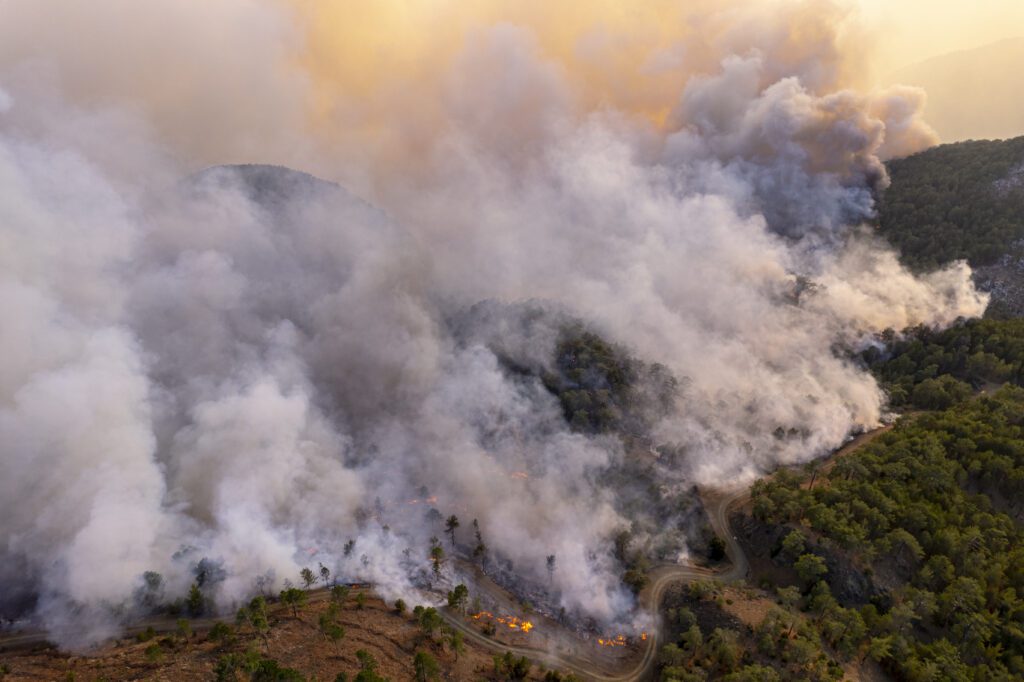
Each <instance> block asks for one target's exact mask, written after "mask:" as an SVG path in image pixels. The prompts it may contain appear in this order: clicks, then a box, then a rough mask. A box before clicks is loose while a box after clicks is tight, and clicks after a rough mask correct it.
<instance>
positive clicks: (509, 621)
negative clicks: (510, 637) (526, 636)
mask: <svg viewBox="0 0 1024 682" xmlns="http://www.w3.org/2000/svg"><path fill="white" fill-rule="evenodd" d="M472 618H473V620H482V621H489V622H493V623H498V624H500V625H504V626H505V627H507V628H508V629H509V630H518V631H519V632H524V633H528V632H530V631H531V630H533V628H534V624H533V623H532V622H531V621H528V620H525V619H522V618H518V617H516V616H495V615H494V614H493V613H491V612H490V611H480V612H479V613H474V614H473V616H472Z"/></svg>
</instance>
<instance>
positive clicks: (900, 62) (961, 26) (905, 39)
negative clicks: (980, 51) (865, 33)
mask: <svg viewBox="0 0 1024 682" xmlns="http://www.w3.org/2000/svg"><path fill="white" fill-rule="evenodd" d="M859 4H860V6H861V8H862V10H863V14H864V17H865V20H866V23H867V24H868V27H869V29H871V31H870V33H871V36H872V39H873V40H875V41H876V45H875V50H874V51H875V53H876V54H877V57H876V59H877V61H876V69H877V71H878V74H877V75H878V76H879V77H881V78H884V77H885V75H886V74H888V73H892V72H893V71H896V70H898V69H900V68H902V67H904V66H908V65H910V64H914V63H916V62H919V61H922V60H924V59H927V58H928V57H933V56H935V55H940V54H945V53H947V52H952V51H954V50H964V49H969V48H972V47H979V46H981V45H986V44H989V43H993V42H995V41H997V40H1002V39H1004V38H1011V37H1015V36H1024V2H1022V1H1021V0H974V1H973V2H952V1H950V0H859Z"/></svg>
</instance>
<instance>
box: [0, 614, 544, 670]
mask: <svg viewBox="0 0 1024 682" xmlns="http://www.w3.org/2000/svg"><path fill="white" fill-rule="evenodd" d="M327 604H328V602H327V601H326V600H319V601H314V602H312V603H310V604H309V605H308V606H306V607H305V609H303V610H302V611H301V612H300V614H299V616H300V617H299V619H295V618H294V617H292V615H291V613H290V611H286V610H284V609H282V608H281V607H279V606H273V607H271V614H272V618H271V622H272V627H271V630H270V635H269V636H268V638H267V643H266V646H264V644H263V643H262V641H261V640H260V639H259V638H258V637H256V636H255V635H254V634H252V633H251V632H248V631H245V630H243V631H241V632H239V633H238V634H237V641H236V642H235V643H233V644H231V645H227V646H225V645H221V644H217V643H214V642H211V641H209V639H208V638H207V635H206V633H205V632H202V633H194V634H193V635H192V636H191V637H190V638H189V639H188V640H185V639H183V638H182V637H181V636H180V635H177V634H175V635H166V636H158V637H156V638H154V639H152V640H151V641H147V642H139V641H137V640H136V639H122V640H118V641H115V642H112V643H110V644H109V645H107V646H104V647H102V648H101V649H98V650H96V651H92V652H89V653H88V654H85V655H74V654H66V653H61V652H59V651H56V650H55V649H53V648H52V647H49V646H46V645H42V646H37V647H35V648H33V649H29V650H22V651H16V652H7V653H0V665H3V666H6V667H7V669H8V670H9V672H7V674H6V675H3V674H0V679H2V680H3V682H10V681H14V680H71V679H73V680H75V682H86V681H88V682H92V681H99V680H214V679H215V677H216V676H215V673H214V666H216V664H217V661H218V659H220V657H221V656H223V655H225V654H227V653H230V652H244V651H246V650H247V649H250V648H252V649H256V650H258V651H259V652H260V653H261V655H263V656H264V657H265V658H271V659H274V660H275V661H277V662H278V663H279V664H280V665H281V666H287V667H289V668H294V669H296V670H298V671H299V672H301V673H302V674H303V675H304V676H305V677H306V678H307V679H309V680H319V681H321V682H331V681H332V680H334V679H335V676H336V675H337V674H338V673H341V672H344V673H347V674H348V675H349V679H351V678H353V677H354V676H355V673H357V672H358V671H359V662H358V660H357V659H356V651H357V650H359V649H365V650H366V651H368V652H370V653H371V654H372V655H373V656H374V657H375V658H376V659H377V662H378V672H379V673H380V674H381V675H383V676H384V677H386V678H388V679H390V680H392V681H393V682H399V681H401V680H411V679H413V667H412V660H413V656H414V655H415V654H416V652H417V651H429V652H430V653H431V654H432V655H433V656H434V657H435V658H436V659H437V661H438V663H439V664H440V667H441V669H442V670H443V671H444V673H443V676H442V679H447V680H479V679H486V678H487V677H488V676H490V675H491V674H492V673H493V669H494V665H493V659H492V654H491V652H490V651H485V650H484V649H483V648H482V647H478V646H476V645H474V644H473V642H472V641H471V640H470V639H469V638H467V639H466V643H465V651H463V652H462V653H461V654H459V655H458V657H457V659H456V656H455V653H454V652H453V651H451V649H450V647H449V646H447V645H446V644H443V643H442V642H441V640H442V638H441V636H440V635H435V636H434V638H433V639H431V638H428V637H426V635H424V634H423V632H422V630H421V629H420V628H419V626H418V625H416V623H415V621H414V620H413V618H412V616H411V615H409V614H405V615H399V614H398V613H396V612H395V610H394V609H392V608H389V607H387V606H386V605H385V604H384V602H382V601H381V600H379V599H376V598H368V599H367V600H366V603H365V606H364V608H362V609H357V608H356V604H355V602H354V600H353V599H352V598H350V599H349V601H348V603H347V604H346V606H345V608H344V609H343V610H342V611H341V613H340V616H339V618H338V622H339V624H340V625H342V626H343V627H344V628H345V630H346V634H345V637H344V638H343V639H342V641H341V642H340V643H339V645H338V646H337V647H335V646H334V645H333V644H331V643H329V642H327V641H326V640H325V639H324V637H323V636H322V635H321V634H320V632H319V630H318V627H317V622H318V617H319V615H320V614H321V613H323V612H324V611H325V610H326V609H327ZM154 643H159V644H160V648H161V650H162V655H161V656H160V658H159V660H151V658H150V656H147V653H146V650H147V648H149V647H151V646H152V645H153V644H154ZM2 669H3V668H0V670H2ZM542 676H543V675H542V673H541V672H540V667H539V666H534V668H533V670H532V672H531V677H530V678H529V679H541V677H542Z"/></svg>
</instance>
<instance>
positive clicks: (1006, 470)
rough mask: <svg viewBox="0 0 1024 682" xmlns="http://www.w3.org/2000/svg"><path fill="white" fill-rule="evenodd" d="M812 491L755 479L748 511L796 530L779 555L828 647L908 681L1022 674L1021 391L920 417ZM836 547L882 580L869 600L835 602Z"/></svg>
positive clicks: (797, 483) (789, 479) (786, 478)
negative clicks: (788, 565) (833, 565)
mask: <svg viewBox="0 0 1024 682" xmlns="http://www.w3.org/2000/svg"><path fill="white" fill-rule="evenodd" d="M803 483H804V477H803V476H800V475H797V474H794V473H790V472H783V473H781V474H780V475H777V476H776V477H774V478H773V479H770V480H766V481H759V482H758V483H756V484H755V486H754V488H753V491H752V497H753V504H754V508H753V513H754V515H755V517H756V518H758V519H760V520H761V521H763V522H765V523H770V524H783V525H785V526H788V527H790V528H792V530H791V532H789V533H788V534H787V535H785V541H784V542H783V543H782V547H780V548H778V551H779V552H780V553H781V554H782V556H784V557H786V559H787V560H788V561H789V562H790V563H791V565H792V567H793V569H794V571H795V573H796V575H797V576H798V579H799V586H800V588H801V592H802V595H801V598H800V602H799V607H800V608H801V609H802V610H803V611H805V612H806V613H807V614H808V616H809V618H810V620H811V622H812V623H814V625H815V626H816V628H817V629H818V631H819V632H820V634H821V636H822V638H823V639H824V640H825V641H826V642H827V643H828V644H829V645H830V646H832V647H834V648H835V649H836V650H837V651H838V652H839V653H840V654H841V655H843V656H845V657H847V658H852V657H853V656H861V657H865V656H872V657H874V658H875V659H876V660H878V661H879V662H880V663H881V665H882V666H884V667H885V668H886V669H887V670H888V671H889V672H890V673H892V674H894V675H895V676H896V677H897V678H898V679H901V680H934V679H948V680H979V681H980V680H1008V679H1022V678H1024V544H1022V542H1021V541H1022V539H1024V538H1022V533H1021V527H1020V523H1021V520H1022V508H1021V503H1022V501H1024V497H1022V495H1024V389H1021V388H1018V387H1015V386H1006V387H1003V388H1002V389H1000V390H999V391H998V392H996V393H995V394H993V395H986V396H981V397H978V398H975V399H973V400H970V401H967V402H964V403H961V404H960V405H957V406H955V407H953V408H950V409H948V410H946V411H944V412H939V413H931V414H924V415H918V416H916V417H914V418H912V419H909V420H907V421H906V422H904V423H901V424H899V425H898V426H897V427H896V428H895V429H893V430H892V431H891V432H889V433H887V434H884V435H883V436H881V437H879V438H878V439H876V440H875V441H874V442H872V443H871V444H869V445H867V446H865V447H864V448H863V449H861V450H859V451H858V452H856V453H855V454H852V455H850V456H848V457H846V458H844V459H842V460H840V461H839V462H837V463H836V465H835V467H834V468H833V469H832V470H831V471H830V472H829V473H828V474H827V478H825V479H824V480H821V479H819V482H818V484H817V485H816V486H815V487H813V488H812V487H806V486H804V485H802V484H803ZM835 552H842V553H843V554H844V555H846V556H850V557H853V559H854V560H855V561H857V562H858V563H859V564H860V565H862V566H863V567H864V569H863V571H864V573H865V574H866V575H867V576H869V577H870V578H872V580H874V581H875V583H877V584H876V586H875V587H876V589H875V590H873V594H874V597H872V598H870V599H868V600H866V603H852V604H851V603H847V604H845V605H840V604H839V603H838V602H837V601H836V599H835V598H833V597H832V592H833V591H834V590H835V588H836V585H832V584H831V583H830V580H831V579H832V576H831V575H830V571H829V567H830V561H829V558H830V556H833V554H834V553H835ZM894 586H895V587H894Z"/></svg>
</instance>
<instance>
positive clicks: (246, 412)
mask: <svg viewBox="0 0 1024 682" xmlns="http://www.w3.org/2000/svg"><path fill="white" fill-rule="evenodd" d="M427 4H428V3H424V7H423V8H422V9H421V8H418V7H417V6H415V3H413V5H414V6H413V7H409V3H397V2H375V3H348V2H330V3H321V2H317V3H312V2H303V1H298V0H297V1H296V2H292V3H285V2H273V1H271V0H227V1H224V2H217V3H209V2H205V1H200V0H194V1H188V2H156V3H145V5H142V4H140V3H136V2H130V1H129V0H101V1H96V2H91V3H88V4H84V3H71V2H69V3H56V2H55V3H45V2H44V3H41V2H29V1H28V0H25V1H20V0H17V1H13V2H7V3H4V4H3V5H2V7H0V186H2V187H3V191H2V192H0V245H2V248H0V301H2V310H3V311H4V315H5V322H4V324H3V325H2V326H0V464H2V475H0V538H2V540H3V542H2V544H0V559H2V560H0V583H2V584H3V585H4V587H5V589H4V590H3V597H0V614H2V615H3V616H4V617H7V618H18V619H29V620H31V621H33V622H36V623H38V624H40V625H41V626H43V627H45V628H47V629H48V630H49V631H50V632H51V633H52V634H53V636H54V637H55V638H57V639H58V641H59V642H60V643H61V644H63V645H65V646H69V647H80V646H86V645H88V644H91V643H93V642H96V641H98V640H100V639H102V638H103V637H105V636H107V635H109V634H111V633H113V632H116V630H117V628H118V627H119V626H120V625H121V624H123V622H124V621H125V620H126V619H129V618H131V617H132V616H133V615H135V614H138V613H141V612H142V610H143V609H144V608H145V606H146V604H149V603H151V602H152V601H153V600H154V599H157V600H166V601H171V600H173V599H175V598H179V597H180V596H182V595H184V593H185V592H186V591H187V589H188V587H189V585H190V584H191V583H193V582H196V581H199V582H200V583H202V584H201V587H202V589H203V592H204V594H205V595H206V597H207V598H208V599H209V600H211V602H213V603H214V604H215V605H216V607H217V608H220V609H230V608H232V605H234V604H236V603H237V602H238V601H239V600H241V599H244V598H246V597H247V596H249V595H251V594H252V593H253V592H254V591H255V590H257V589H261V588H266V589H280V587H281V585H282V584H284V581H285V580H286V579H289V580H292V581H294V580H296V579H297V575H298V571H299V569H300V568H301V567H303V566H313V567H314V568H315V567H316V565H317V564H319V563H322V564H323V565H325V566H327V567H328V568H329V569H330V570H331V571H332V573H333V574H334V575H337V576H339V577H346V578H350V579H366V580H374V581H376V582H378V583H379V584H381V586H382V589H383V590H384V591H385V592H386V593H387V594H400V593H402V594H404V593H408V592H409V591H411V590H414V589H416V588H417V587H418V586H422V585H423V584H425V582H427V581H428V578H427V574H428V573H429V564H428V562H427V559H426V554H427V551H428V549H429V545H428V538H429V537H430V536H432V535H438V536H442V531H443V529H442V527H441V526H440V525H439V524H438V522H437V521H436V519H435V518H434V517H433V516H432V515H430V514H428V510H430V509H431V508H436V509H437V510H439V511H440V512H441V513H442V514H443V515H445V516H447V515H448V514H457V515H458V517H459V519H460V520H461V521H462V524H463V525H462V528H461V529H460V530H459V536H458V539H459V543H460V544H462V545H468V544H470V539H469V538H470V533H471V530H470V529H469V522H470V520H472V519H474V518H476V519H478V520H479V524H480V530H481V533H482V535H483V537H484V539H485V541H486V543H487V545H488V546H489V547H490V549H491V553H492V555H493V556H494V557H495V558H496V559H497V560H498V561H500V562H501V563H502V565H503V566H506V567H507V566H509V565H511V566H512V567H514V568H513V569H512V570H514V571H515V572H516V573H518V574H519V575H521V576H523V577H524V578H525V579H526V580H527V581H531V580H532V581H535V582H537V583H545V584H546V582H547V580H548V576H547V575H546V574H545V557H546V556H547V555H551V554H556V555H557V570H556V571H555V572H554V573H553V575H552V576H551V582H552V586H551V588H550V590H549V593H550V601H551V604H550V606H551V608H558V607H565V608H566V609H568V610H569V611H570V612H571V613H576V614H581V615H587V616H593V617H594V618H596V619H597V620H598V621H600V622H605V623H608V622H613V621H622V620H626V619H629V618H630V617H631V616H630V609H631V608H632V606H633V600H632V597H631V596H630V594H629V592H628V591H627V590H626V589H624V588H623V586H622V585H621V582H620V575H621V566H620V565H619V563H618V560H617V559H616V558H615V556H614V554H613V551H612V544H613V537H614V536H615V534H616V533H618V532H619V531H621V530H623V529H627V528H629V527H630V526H631V525H632V526H633V527H634V529H641V530H642V529H643V528H650V526H651V523H650V521H651V519H649V518H646V519H645V518H644V517H643V515H642V512H640V511H637V508H638V507H642V506H643V505H638V504H631V503H630V500H632V499H633V498H632V497H631V496H634V495H639V494H640V493H639V492H637V491H636V490H634V488H636V489H638V488H639V487H641V486H635V485H634V486H631V485H630V483H629V481H628V480H626V475H627V473H628V472H630V471H633V468H635V462H636V458H637V456H638V455H637V452H636V450H637V449H638V448H639V449H641V450H643V451H644V453H645V456H647V457H649V458H650V457H653V455H652V454H651V452H655V451H661V452H669V451H671V452H672V453H673V455H672V456H671V457H668V456H663V457H655V458H654V460H655V461H653V462H652V463H651V464H650V466H649V469H650V470H651V471H655V472H656V473H657V480H658V482H659V483H661V484H664V485H663V487H662V489H661V491H660V492H658V493H651V492H650V488H645V491H646V492H644V493H643V494H644V495H651V494H654V495H655V497H658V496H661V497H660V498H658V499H653V500H650V504H651V505H657V504H661V503H663V502H665V501H666V500H668V499H670V498H671V496H673V495H678V494H679V492H680V491H683V490H688V489H689V487H690V486H692V485H694V484H699V485H702V486H711V487H714V486H721V485H727V484H734V483H735V482H736V481H749V480H751V479H752V478H753V477H754V476H756V475H757V474H758V473H761V472H764V471H766V470H768V469H770V468H771V467H773V466H777V465H779V464H785V463H796V462H802V461H806V460H808V459H810V458H813V457H815V456H818V455H820V454H822V453H824V452H825V451H827V450H828V449H830V448H834V447H836V446H837V445H839V444H840V443H841V442H842V441H843V440H844V439H845V438H846V437H847V436H848V435H849V434H850V432H851V431H854V430H858V429H864V428H868V427H871V426H873V425H875V424H877V423H878V421H879V419H880V417H881V416H882V413H883V411H884V396H883V395H882V393H881V392H880V390H879V388H878V386H877V385H876V383H875V382H874V380H873V379H872V378H871V377H870V376H869V375H868V374H867V373H866V372H865V371H863V370H862V369H861V368H859V367H857V366H856V365H855V364H854V363H853V362H851V361H850V360H849V359H848V356H847V354H846V353H844V352H843V350H842V349H847V350H850V349H856V348H857V347H858V346H859V345H861V344H863V343H864V342H865V340H866V339H868V338H869V337H870V336H871V334H873V333H875V332H878V331H881V330H883V329H886V328H890V327H891V328H896V329H900V328H903V327H906V326H910V325H916V324H930V325H943V324H948V323H950V322H952V321H953V320H954V319H955V318H956V317H958V316H971V315H978V314H980V313H981V312H982V311H983V310H984V307H985V304H986V299H985V297H984V296H983V295H982V294H979V293H978V292H976V291H975V290H974V289H973V286H972V285H971V281H970V272H969V269H968V268H967V266H966V265H965V264H962V263H961V264H954V265H953V266H951V267H949V268H947V269H945V270H943V271H940V272H936V273H932V274H929V275H926V276H923V277H916V276H914V275H912V274H911V273H909V272H908V271H906V270H905V269H904V268H903V267H902V266H901V265H900V264H899V262H898V260H897V258H896V257H895V255H894V254H893V253H892V252H891V251H890V250H888V249H887V247H886V246H885V245H884V244H880V243H878V242H877V241H875V240H874V238H873V237H872V236H871V235H870V234H868V233H867V229H866V228H864V227H863V224H864V223H865V221H867V220H868V219H869V218H870V217H871V215H872V211H873V197H874V194H875V192H877V191H878V190H880V189H882V188H884V186H885V184H886V183H887V176H886V171H885V167H884V163H883V161H884V160H885V159H886V158H888V157H889V156H891V155H894V154H906V153H909V152H911V151H914V150H917V149H920V148H922V147H924V146H927V145H928V144H930V143H932V142H933V141H934V136H933V133H931V131H930V129H929V128H928V127H927V125H926V124H925V123H924V122H923V121H921V119H920V116H919V112H920V111H921V109H922V106H923V95H922V93H920V92H919V91H916V90H913V89H908V88H895V89H892V90H888V91H885V92H860V91H858V90H856V89H854V88H853V87H852V86H855V85H857V83H856V81H855V77H856V73H857V68H856V59H854V58H853V57H851V55H852V54H855V53H856V51H855V50H851V49H848V48H847V44H848V43H850V42H851V41H853V40H854V39H855V38H856V37H857V36H858V31H857V29H856V25H855V17H852V16H850V15H849V13H848V12H845V11H842V10H841V9H839V8H837V7H835V6H833V5H832V4H830V3H823V2H785V3H781V4H780V3H770V6H768V5H767V4H766V5H751V4H750V3H685V4H686V5H687V7H688V8H689V9H687V10H685V11H684V10H682V9H680V6H681V4H680V3H658V2H654V3H645V7H644V9H637V10H636V11H632V10H631V11H628V12H627V11H626V10H624V9H621V8H622V7H624V5H622V3H612V2H609V3H590V2H587V3H565V5H564V6H563V5H562V4H560V3H555V4H554V5H552V4H551V3H549V2H545V3H540V2H519V3H504V2H480V3H473V4H472V7H470V6H469V5H470V3H465V5H466V7H464V8H463V7H462V6H461V5H460V6H459V8H450V9H446V10H437V9H436V8H435V6H434V5H433V4H430V7H431V8H434V9H430V10H429V11H428V9H427V8H426V5H427ZM52 5H60V10H59V11H55V9H54V7H53V6H52ZM556 8H557V9H556ZM793 26H799V27H800V30H794V29H793ZM113 46H116V50H115V49H114V47H113ZM238 162H242V163H250V162H253V163H255V162H258V163H270V164H285V165H289V166H293V167H297V168H302V169H304V170H308V171H312V172H315V173H317V175H319V176H321V177H327V178H330V179H331V180H332V181H336V182H338V183H339V184H334V182H327V181H324V180H318V179H317V178H315V177H313V176H309V175H305V174H304V173H299V172H295V171H288V170H286V169H283V168H279V167H274V166H241V167H218V166H219V164H225V163H238ZM210 166H213V167H210ZM204 169H205V170H204ZM579 324H582V325H584V326H585V327H586V328H588V329H592V330H594V331H596V332H597V333H599V334H600V335H601V336H603V337H604V338H606V339H608V340H609V341H611V342H612V343H614V344H618V346H620V347H621V348H624V349H626V350H627V351H628V352H629V353H630V354H632V355H633V356H634V357H635V358H638V359H639V361H642V362H644V363H648V364H651V365H653V363H658V364H660V365H662V366H663V367H664V368H666V371H667V372H669V373H670V374H671V375H672V376H673V377H675V379H676V380H677V381H678V384H677V385H678V391H677V393H676V394H675V396H674V398H673V400H672V403H671V405H670V406H669V409H665V410H662V411H658V412H657V413H656V414H651V415H649V417H648V418H647V419H646V422H645V423H647V424H648V426H649V433H648V434H647V435H646V436H645V437H646V438H647V439H649V443H641V444H640V445H638V441H637V440H636V439H625V440H623V439H619V438H616V437H614V436H613V435H609V434H593V433H587V432H585V431H581V430H579V429H574V428H572V427H571V425H570V424H569V423H568V422H567V421H566V419H565V418H564V415H563V411H562V408H561V407H560V405H559V402H558V399H557V398H556V397H555V396H554V395H552V393H551V391H550V390H548V387H546V386H545V384H544V381H543V380H542V377H543V375H544V373H545V372H550V371H552V369H553V362H554V356H555V353H556V351H557V348H558V344H559V342H560V340H561V339H562V338H563V337H562V335H563V334H564V332H565V329H566V328H569V327H572V326H573V325H579ZM656 446H657V449H655V447H656ZM648 450H650V451H648ZM631 467H632V468H631ZM634 501H635V500H634ZM645 522H646V523H647V525H646V526H645V525H644V524H645ZM442 537H443V536H442ZM351 540H354V541H355V543H354V545H349V544H348V543H349V542H350V541H351ZM346 545H348V549H346ZM457 568H458V566H457V565H455V564H454V563H453V562H449V564H448V566H447V567H446V569H445V571H446V578H445V579H450V578H451V577H452V575H453V572H454V571H456V570H457ZM147 571H151V572H157V573H159V574H160V575H161V576H162V581H161V582H160V583H159V584H157V583H155V582H154V581H153V580H152V577H151V579H150V580H149V581H146V580H145V579H144V578H143V576H144V574H145V573H146V572H147ZM154 593H158V594H154Z"/></svg>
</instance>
